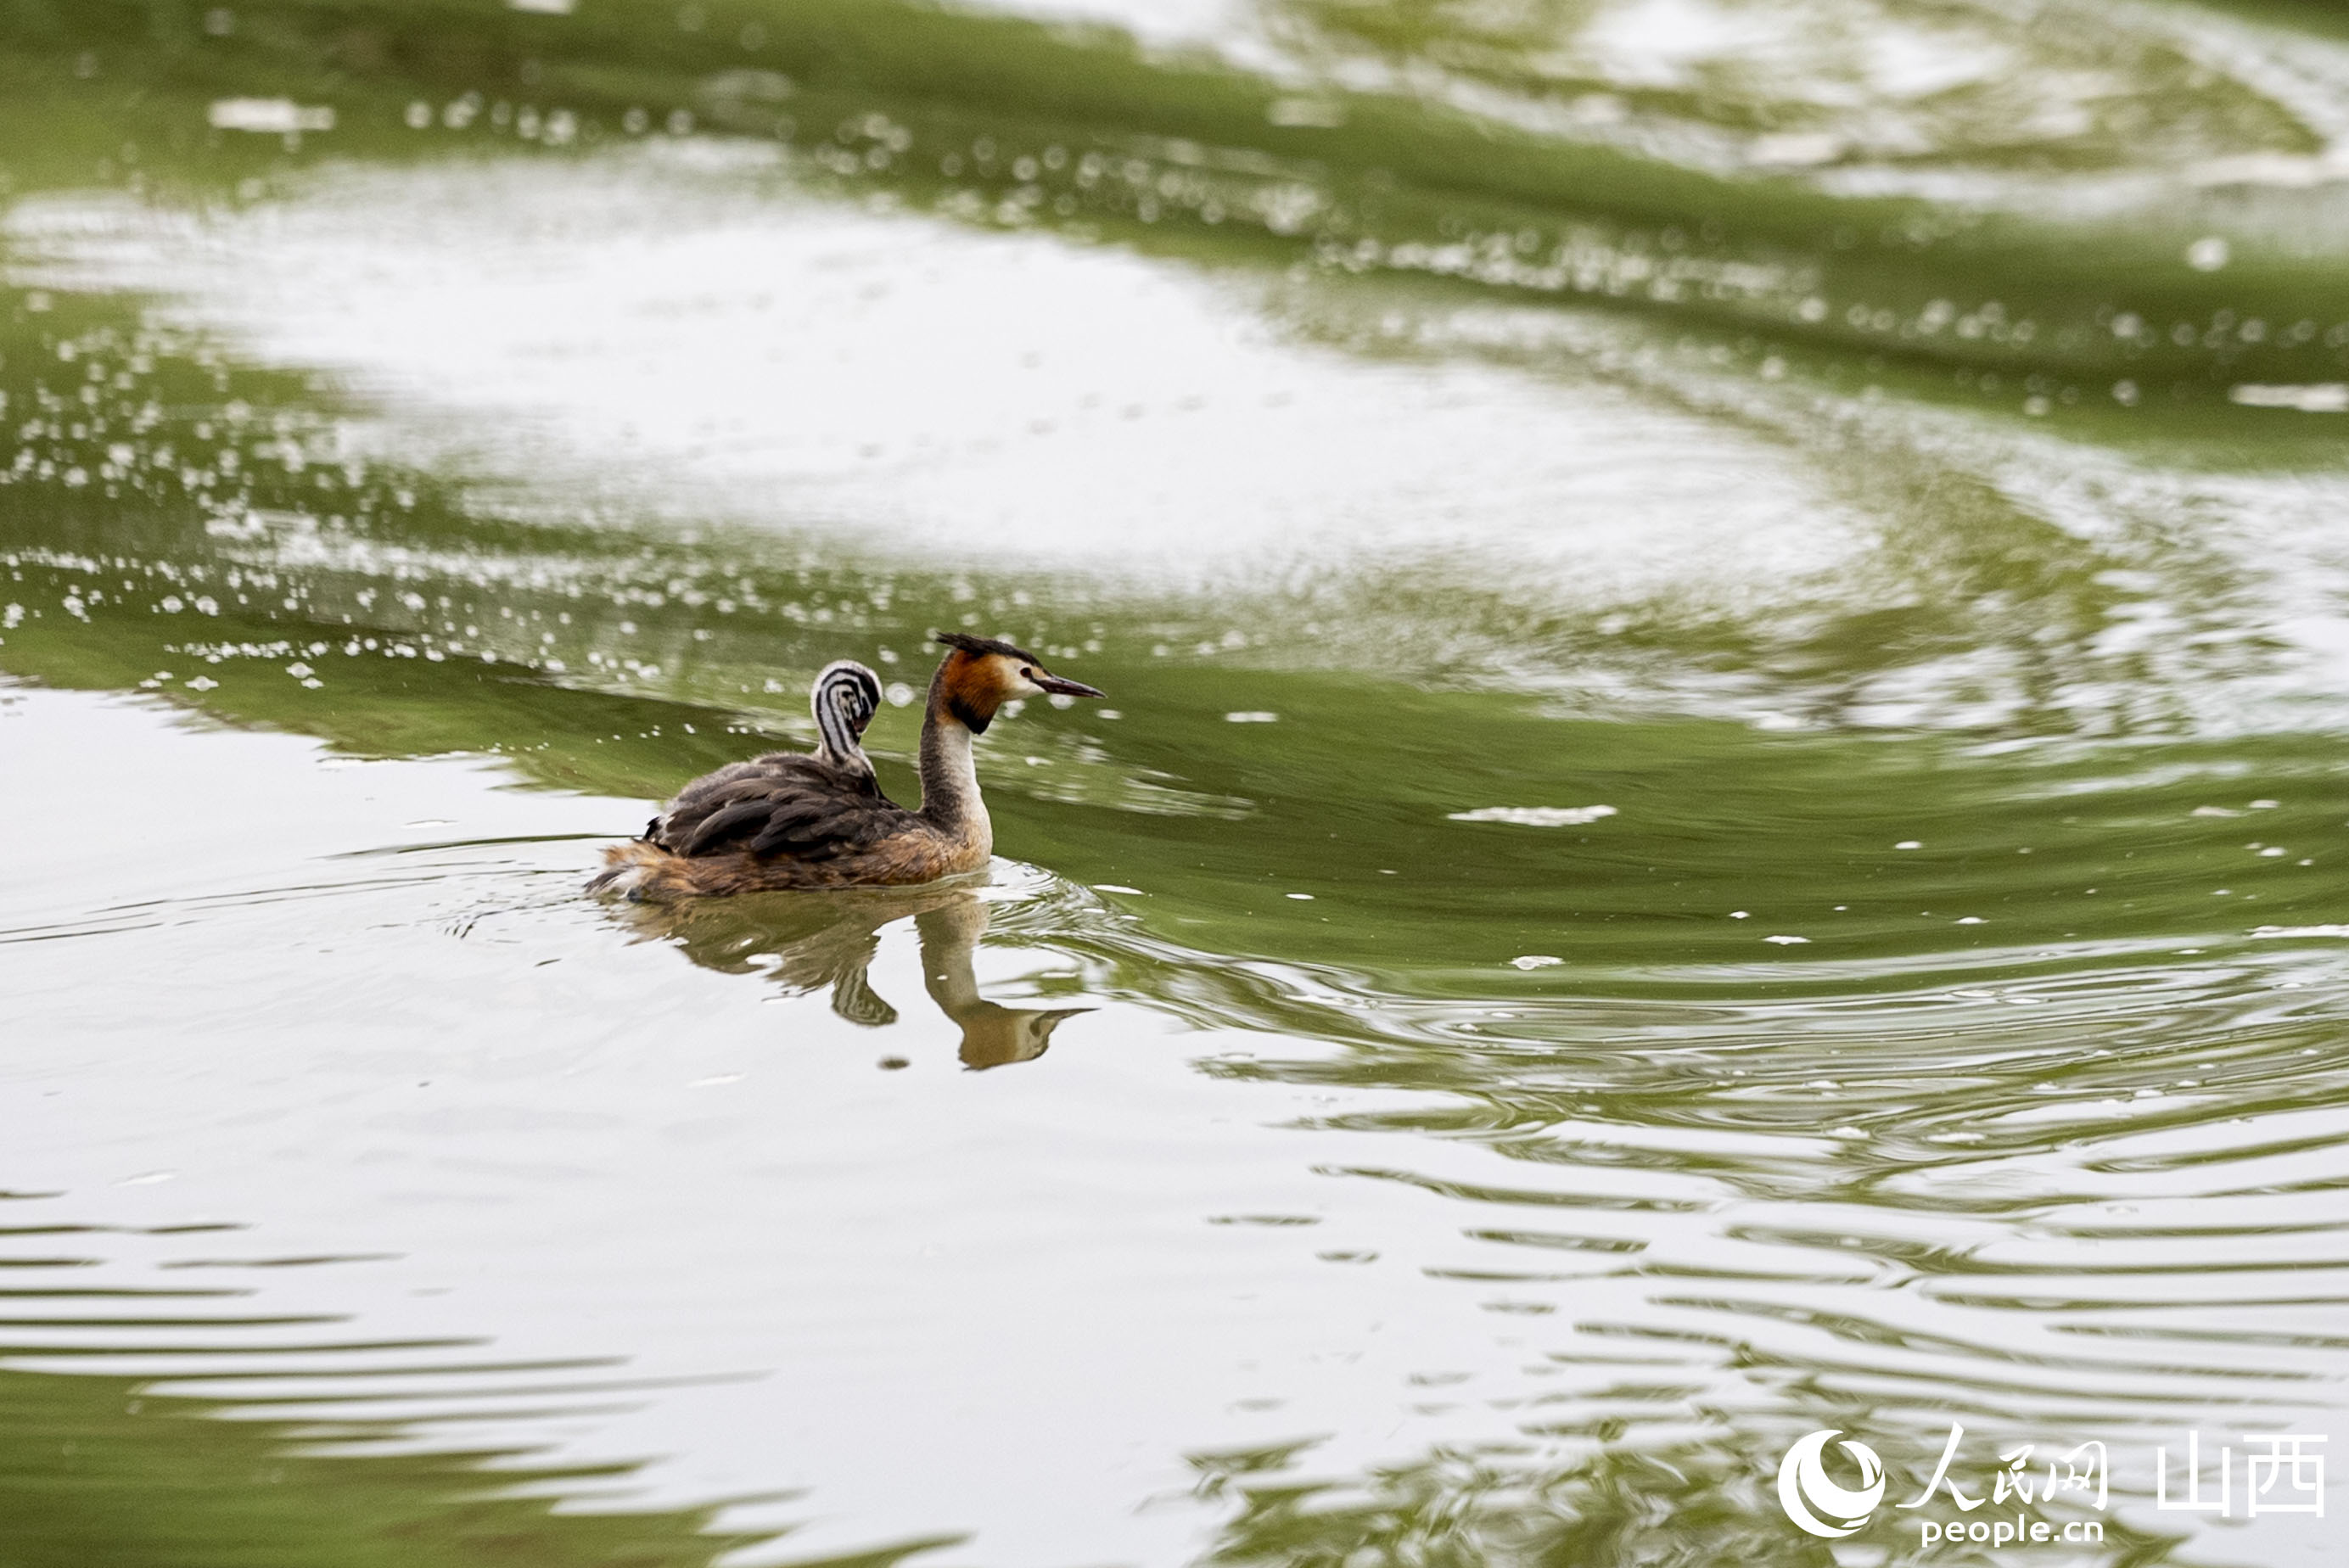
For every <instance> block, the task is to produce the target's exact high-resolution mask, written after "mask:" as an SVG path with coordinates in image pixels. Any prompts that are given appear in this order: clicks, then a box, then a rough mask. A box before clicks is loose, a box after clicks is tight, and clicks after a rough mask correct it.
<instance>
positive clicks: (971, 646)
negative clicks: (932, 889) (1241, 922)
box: [587, 632, 1102, 901]
mask: <svg viewBox="0 0 2349 1568" xmlns="http://www.w3.org/2000/svg"><path fill="white" fill-rule="evenodd" d="M937 640H938V641H939V642H940V643H942V644H944V645H946V647H947V656H946V657H945V659H943V660H942V661H940V663H939V665H938V673H937V674H936V675H935V676H932V677H931V678H930V699H929V707H928V710H927V711H926V713H925V714H924V715H923V716H922V766H921V775H922V809H921V810H918V811H908V810H905V808H904V807H903V806H900V805H897V804H896V803H895V802H894V801H892V800H891V799H889V798H888V797H887V796H885V795H884V794H882V793H881V787H880V785H879V784H878V782H876V781H875V780H874V777H873V764H872V763H871V762H870V761H869V760H867V759H866V758H865V755H864V747H863V745H862V744H861V741H862V738H863V737H864V728H865V726H866V725H868V724H870V723H871V722H872V719H873V714H874V709H875V708H877V707H879V706H880V688H881V683H880V681H879V680H878V679H877V678H875V676H874V674H873V672H872V671H871V670H868V669H866V668H865V667H864V665H859V664H854V663H853V662H850V661H847V660H843V661H842V662H840V663H839V664H835V665H828V666H826V667H825V669H824V671H823V674H822V675H820V676H817V677H816V683H815V688H814V691H813V692H812V701H813V703H814V706H815V721H816V729H817V733H818V734H819V735H821V736H822V737H823V740H822V743H821V744H820V745H819V746H818V747H817V748H816V750H815V752H814V754H813V755H812V756H806V755H802V754H800V753H797V752H787V751H775V752H769V753H768V754H767V755H766V756H764V757H754V758H751V759H750V760H749V761H748V762H732V763H729V764H728V765H727V766H725V767H723V768H721V769H719V770H718V771H717V772H715V773H709V774H705V775H704V776H702V777H701V778H699V779H695V780H694V781H693V782H692V783H690V784H688V785H687V786H686V787H685V788H684V789H681V790H679V791H678V797H677V799H675V800H673V801H671V802H670V803H669V808H668V810H667V811H665V812H663V813H662V814H661V815H660V816H658V817H656V818H655V819H654V820H653V821H652V823H651V825H650V826H649V827H647V829H646V830H645V834H644V837H642V838H640V839H637V840H635V841H632V842H629V843H626V844H620V845H617V846H616V847H614V848H613V849H611V850H608V851H605V856H604V861H605V865H604V870H603V871H602V872H598V873H597V874H596V877H595V881H593V882H589V883H588V884H587V887H588V891H589V892H619V893H625V894H626V896H627V897H629V898H631V899H638V900H646V899H649V900H656V901H658V900H667V899H676V898H686V897H690V896H692V895H695V894H722V893H736V892H759V891H761V890H763V889H769V888H827V887H903V886H907V885H910V884H912V883H916V882H935V881H936V880H937V879H938V878H940V877H946V876H954V875H956V874H957V873H958V872H971V871H977V870H978V868H979V867H981V866H983V865H985V864H986V863H987V861H988V856H989V855H991V854H993V853H994V852H995V829H994V826H993V824H991V823H990V822H989V821H988V818H987V805H986V802H985V801H983V800H981V799H979V795H978V773H977V772H976V771H975V770H974V769H973V768H972V767H971V759H970V740H971V737H972V736H974V735H978V734H981V733H983V732H985V730H986V728H987V727H988V725H989V724H991V723H993V722H994V719H995V715H996V711H997V710H998V709H999V708H1000V707H1002V706H1003V705H1004V704H1005V703H1007V702H1009V701H1011V700H1012V699H1013V698H1015V697H1023V696H1046V695H1050V694H1060V695H1062V696H1101V695H1102V694H1101V693H1100V692H1098V691H1095V690H1094V689H1093V688H1092V687H1091V686H1085V685H1083V684H1081V682H1077V681H1072V680H1063V679H1062V678H1061V677H1060V676H1056V675H1052V674H1050V673H1049V672H1047V671H1046V670H1045V668H1044V665H1043V661H1041V660H1040V659H1039V658H1037V657H1036V655H1033V654H1031V653H1029V652H1027V651H1026V650H1025V649H1023V648H1018V647H1014V646H1013V645H1011V644H1009V643H1006V642H1000V641H998V640H997V639H995V638H993V637H973V636H967V635H965V634H962V633H960V632H941V633H939V634H938V639H937Z"/></svg>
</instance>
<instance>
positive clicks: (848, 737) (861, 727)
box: [808, 659, 881, 773]
mask: <svg viewBox="0 0 2349 1568" xmlns="http://www.w3.org/2000/svg"><path fill="white" fill-rule="evenodd" d="M808 703H809V706H810V707H812V709H813V710H814V712H815V728H816V736H817V738H818V741H817V746H816V755H817V756H818V757H820V758H823V760H825V761H827V762H830V763H831V764H833V766H834V767H836V768H845V769H849V770H850V771H852V772H857V773H870V772H872V771H873V764H872V762H871V761H870V760H869V759H867V758H866V757H865V755H864V745H863V741H864V732H865V730H866V729H867V728H869V727H871V726H872V723H873V716H874V714H876V713H878V712H879V711H880V710H881V677H880V676H876V675H874V673H873V672H872V671H871V670H869V669H867V668H865V667H864V665H860V664H858V663H857V662H856V661H855V660H854V659H835V660H833V662H832V663H831V664H828V665H824V666H823V670H822V671H821V672H820V673H819V674H818V675H817V676H816V677H815V685H814V686H812V687H810V688H809V691H808Z"/></svg>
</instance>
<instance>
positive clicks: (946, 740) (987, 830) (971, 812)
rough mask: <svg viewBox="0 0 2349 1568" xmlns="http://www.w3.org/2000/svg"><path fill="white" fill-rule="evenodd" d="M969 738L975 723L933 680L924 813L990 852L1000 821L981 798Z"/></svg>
mask: <svg viewBox="0 0 2349 1568" xmlns="http://www.w3.org/2000/svg"><path fill="white" fill-rule="evenodd" d="M970 740H971V736H970V727H969V726H968V725H966V724H964V723H963V722H962V720H961V719H959V718H957V717H955V715H954V713H953V712H952V711H951V709H950V708H949V707H948V705H947V696H946V693H945V691H944V690H943V689H941V687H940V686H939V684H938V683H936V682H933V683H932V684H931V686H930V706H929V711H928V712H927V713H926V714H925V715H924V716H923V718H922V815H923V816H924V817H925V818H926V819H927V820H929V822H930V824H931V825H932V826H933V827H936V829H938V830H940V831H941V832H943V833H945V834H947V836H948V837H950V838H954V839H957V840H959V841H963V842H966V843H969V844H973V845H975V846H976V847H977V849H978V852H979V853H981V854H988V853H991V852H992V851H993V850H994V848H995V825H994V824H993V823H992V822H990V821H988V818H987V802H986V801H984V800H982V799H979V796H978V769H976V768H975V767H973V766H972V763H971V757H970Z"/></svg>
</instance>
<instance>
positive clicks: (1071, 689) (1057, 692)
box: [1030, 670, 1109, 696]
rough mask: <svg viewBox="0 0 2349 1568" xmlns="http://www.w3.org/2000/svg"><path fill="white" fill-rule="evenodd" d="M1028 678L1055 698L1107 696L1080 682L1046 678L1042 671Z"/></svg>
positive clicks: (1058, 677)
mask: <svg viewBox="0 0 2349 1568" xmlns="http://www.w3.org/2000/svg"><path fill="white" fill-rule="evenodd" d="M1030 678H1031V679H1032V680H1034V681H1035V683H1036V684H1037V685H1038V686H1042V687H1043V688H1044V689H1045V690H1046V691H1048V692H1050V693H1051V694H1052V695H1053V696H1108V695H1109V693H1107V692H1105V691H1102V690H1099V689H1097V688H1096V687H1093V686H1087V685H1085V683H1084V682H1082V681H1072V680H1067V679H1064V678H1062V677H1061V676H1048V675H1046V674H1045V673H1044V672H1043V671H1042V670H1038V671H1037V672H1036V673H1035V675H1034V676H1031V677H1030Z"/></svg>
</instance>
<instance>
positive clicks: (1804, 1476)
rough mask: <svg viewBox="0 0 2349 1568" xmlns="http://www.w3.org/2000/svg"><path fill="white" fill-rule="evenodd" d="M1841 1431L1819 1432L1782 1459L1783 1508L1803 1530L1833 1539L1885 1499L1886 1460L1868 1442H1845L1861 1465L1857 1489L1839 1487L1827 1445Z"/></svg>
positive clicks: (1854, 1526)
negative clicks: (1830, 1469)
mask: <svg viewBox="0 0 2349 1568" xmlns="http://www.w3.org/2000/svg"><path fill="white" fill-rule="evenodd" d="M1836 1436H1837V1429H1836V1428H1833V1427H1830V1428H1828V1429H1826V1430H1825V1431H1823V1432H1813V1433H1812V1434H1811V1435H1810V1436H1809V1437H1807V1438H1805V1439H1803V1440H1802V1441H1800V1442H1798V1443H1796V1444H1795V1446H1794V1447H1793V1448H1791V1449H1787V1450H1786V1457H1785V1459H1783V1460H1779V1461H1778V1506H1779V1507H1781V1508H1783V1509H1785V1511H1786V1517H1787V1518H1788V1519H1791V1520H1793V1521H1794V1522H1795V1523H1796V1524H1797V1525H1800V1526H1801V1527H1802V1528H1803V1529H1805V1530H1807V1531H1809V1532H1811V1533H1812V1534H1813V1535H1824V1536H1826V1537H1827V1538H1828V1539H1829V1540H1834V1539H1835V1538H1836V1537H1837V1536H1842V1535H1849V1534H1851V1533H1852V1532H1854V1531H1856V1530H1857V1529H1858V1528H1859V1527H1860V1526H1861V1525H1863V1524H1866V1523H1867V1522H1868V1515H1869V1514H1870V1513H1872V1512H1874V1511H1876V1505H1877V1504H1878V1503H1879V1502H1881V1501H1884V1461H1883V1460H1879V1459H1878V1458H1877V1457H1876V1450H1875V1449H1871V1448H1869V1447H1868V1445H1867V1444H1866V1443H1862V1442H1857V1441H1854V1440H1853V1439H1849V1438H1846V1439H1844V1440H1843V1444H1842V1447H1843V1451H1844V1452H1845V1453H1847V1454H1848V1455H1850V1456H1851V1462H1852V1463H1854V1464H1856V1465H1857V1466H1858V1467H1859V1485H1858V1487H1857V1488H1856V1489H1855V1488H1851V1487H1844V1486H1837V1484H1836V1482H1835V1480H1834V1479H1833V1478H1831V1477H1830V1476H1829V1475H1828V1474H1827V1462H1826V1450H1827V1444H1828V1442H1829V1441H1831V1440H1832V1439H1834V1438H1835V1437H1836Z"/></svg>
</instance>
